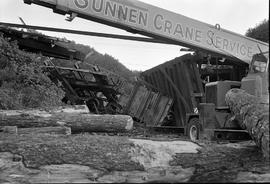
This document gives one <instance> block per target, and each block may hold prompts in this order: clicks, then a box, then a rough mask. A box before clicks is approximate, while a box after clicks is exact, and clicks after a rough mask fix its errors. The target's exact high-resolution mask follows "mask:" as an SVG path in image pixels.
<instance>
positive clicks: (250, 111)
mask: <svg viewBox="0 0 270 184" xmlns="http://www.w3.org/2000/svg"><path fill="white" fill-rule="evenodd" d="M225 100H226V103H227V105H228V106H229V107H230V109H231V111H232V113H233V114H234V115H235V118H236V120H238V122H239V123H240V125H241V127H242V128H243V129H246V130H247V131H248V132H249V134H250V136H251V137H252V138H253V140H254V141H255V142H256V144H257V145H258V146H259V147H260V148H261V150H262V153H263V155H264V157H265V158H266V159H267V160H269V104H266V103H263V102H262V101H261V100H260V99H259V98H257V97H255V96H253V95H250V94H248V93H247V92H245V91H244V90H241V89H231V90H230V91H229V92H228V93H227V94H226V99H225Z"/></svg>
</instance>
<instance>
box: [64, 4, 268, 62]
mask: <svg viewBox="0 0 270 184" xmlns="http://www.w3.org/2000/svg"><path fill="white" fill-rule="evenodd" d="M71 1H73V3H70V4H69V5H70V7H71V9H73V10H76V11H78V10H79V12H83V14H89V15H90V16H94V17H96V18H100V19H107V20H108V21H113V22H116V23H121V24H122V25H125V26H129V27H132V28H135V29H138V30H141V31H144V32H149V33H153V34H156V35H159V36H163V37H167V38H172V39H174V40H177V41H180V42H183V43H186V44H190V45H193V46H195V47H200V48H205V49H210V50H215V51H218V52H220V53H225V54H226V55H228V54H229V55H234V56H237V57H239V58H241V59H242V60H245V61H250V60H251V58H252V56H253V54H255V53H258V49H257V43H256V42H254V41H247V39H245V38H244V39H242V38H240V36H239V35H234V36H232V35H233V34H232V33H225V31H219V30H217V29H215V28H213V27H212V28H211V27H210V25H207V24H204V23H201V22H199V21H196V20H193V19H189V18H187V17H184V16H181V15H179V17H177V16H175V15H174V14H172V13H171V12H169V11H166V10H162V9H160V8H157V7H154V6H150V5H147V4H145V6H143V5H144V3H140V2H139V1H138V2H137V1H134V2H132V1H129V0H71ZM69 2H70V1H69ZM71 4H73V5H71ZM142 6H143V7H142ZM191 25H193V26H196V27H192V26H191ZM268 47H269V46H265V45H264V48H263V49H268Z"/></svg>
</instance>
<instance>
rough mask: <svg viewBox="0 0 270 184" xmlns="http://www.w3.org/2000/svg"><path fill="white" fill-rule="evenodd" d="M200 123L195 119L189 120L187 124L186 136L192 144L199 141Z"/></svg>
mask: <svg viewBox="0 0 270 184" xmlns="http://www.w3.org/2000/svg"><path fill="white" fill-rule="evenodd" d="M199 133H200V123H199V119H198V118H197V117H194V118H191V119H190V120H189V122H188V128H187V135H188V137H189V139H190V140H191V141H193V142H195V141H197V140H199Z"/></svg>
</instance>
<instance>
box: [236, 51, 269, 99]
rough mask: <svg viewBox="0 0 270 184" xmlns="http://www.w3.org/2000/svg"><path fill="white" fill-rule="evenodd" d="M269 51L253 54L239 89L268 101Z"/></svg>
mask: <svg viewBox="0 0 270 184" xmlns="http://www.w3.org/2000/svg"><path fill="white" fill-rule="evenodd" d="M268 72H269V52H267V53H259V54H255V55H254V56H253V58H252V61H251V63H250V66H249V73H248V75H247V77H245V78H243V79H242V81H241V89H243V90H245V91H246V92H248V93H249V94H251V95H254V96H257V97H259V98H260V99H261V100H262V101H261V102H262V103H269V76H268V75H269V73H268Z"/></svg>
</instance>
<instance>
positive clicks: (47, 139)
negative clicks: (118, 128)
mask: <svg viewBox="0 0 270 184" xmlns="http://www.w3.org/2000/svg"><path fill="white" fill-rule="evenodd" d="M130 139H148V140H159V141H176V140H187V138H186V137H184V136H183V135H181V134H162V133H160V132H149V131H145V129H144V127H143V126H142V125H141V124H137V123H136V124H135V129H134V130H133V131H132V132H131V133H126V134H117V135H114V134H95V133H93V134H78V135H71V136H56V135H23V136H18V135H17V136H16V135H9V134H3V133H0V152H1V153H3V152H6V153H7V152H8V153H12V154H16V155H19V156H20V157H22V161H23V165H24V167H26V168H31V169H40V168H43V167H47V166H48V165H61V164H73V165H72V166H65V167H64V168H66V167H68V168H69V167H71V168H73V170H74V167H75V168H76V165H81V166H82V165H83V166H87V167H89V168H91V169H93V170H98V171H102V173H103V175H104V173H113V175H111V176H110V177H109V178H111V179H112V178H114V179H115V175H117V176H121V177H122V178H123V177H124V175H125V176H126V177H128V176H131V175H134V172H135V175H136V174H139V175H143V177H145V174H144V173H143V172H145V168H144V167H143V165H141V164H139V163H137V162H134V161H133V160H132V159H131V158H130V156H129V154H127V152H128V149H129V148H130V147H132V146H133V147H134V143H133V142H132V141H130ZM196 144H197V145H198V146H200V149H199V150H198V151H199V152H198V153H181V154H176V155H174V156H173V159H172V160H171V161H170V166H171V167H174V168H177V169H178V170H179V167H180V166H181V168H183V169H180V170H181V171H184V169H187V170H188V173H193V175H192V176H191V177H189V178H185V180H181V181H185V182H206V183H207V182H266V181H268V182H269V181H270V167H269V162H266V161H265V160H263V159H262V153H261V152H260V149H258V148H257V147H256V145H255V144H254V142H252V141H246V142H242V143H228V142H226V143H216V142H197V143H196ZM15 160H16V157H15ZM74 164H75V166H74ZM0 170H1V168H0ZM123 172H125V174H123ZM159 172H161V171H159ZM162 172H163V171H162ZM131 173H132V174H131ZM183 177H184V176H183ZM183 177H182V178H183ZM105 178H107V179H108V176H106V177H105ZM0 179H1V178H0ZM79 181H80V180H79ZM87 181H88V180H87ZM106 181H107V180H106ZM117 181H118V180H117ZM126 181H127V180H123V182H126ZM131 181H134V180H131ZM156 182H159V181H158V180H157V181H156ZM163 182H164V180H163ZM0 183H1V180H0Z"/></svg>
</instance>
